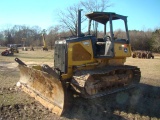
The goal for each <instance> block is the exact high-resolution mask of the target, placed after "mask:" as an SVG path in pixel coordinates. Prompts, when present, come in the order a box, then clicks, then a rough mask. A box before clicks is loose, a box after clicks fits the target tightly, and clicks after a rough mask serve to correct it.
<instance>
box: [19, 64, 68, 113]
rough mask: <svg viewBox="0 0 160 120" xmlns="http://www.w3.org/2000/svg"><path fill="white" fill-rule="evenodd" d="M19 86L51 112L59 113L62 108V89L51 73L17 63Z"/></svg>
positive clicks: (59, 82)
mask: <svg viewBox="0 0 160 120" xmlns="http://www.w3.org/2000/svg"><path fill="white" fill-rule="evenodd" d="M18 67H19V69H20V80H19V82H20V86H21V88H22V90H23V91H24V92H26V93H28V94H29V95H30V96H32V97H34V98H35V99H36V100H37V101H39V102H40V103H41V104H42V105H44V106H45V107H47V108H48V109H49V110H51V111H52V112H53V113H55V114H57V115H61V114H62V112H63V109H64V100H65V99H64V96H65V95H64V89H63V85H62V83H61V81H60V80H59V79H57V78H56V77H54V76H53V75H50V74H48V73H47V72H43V71H41V70H36V69H34V68H31V67H27V66H25V65H21V64H19V66H18Z"/></svg>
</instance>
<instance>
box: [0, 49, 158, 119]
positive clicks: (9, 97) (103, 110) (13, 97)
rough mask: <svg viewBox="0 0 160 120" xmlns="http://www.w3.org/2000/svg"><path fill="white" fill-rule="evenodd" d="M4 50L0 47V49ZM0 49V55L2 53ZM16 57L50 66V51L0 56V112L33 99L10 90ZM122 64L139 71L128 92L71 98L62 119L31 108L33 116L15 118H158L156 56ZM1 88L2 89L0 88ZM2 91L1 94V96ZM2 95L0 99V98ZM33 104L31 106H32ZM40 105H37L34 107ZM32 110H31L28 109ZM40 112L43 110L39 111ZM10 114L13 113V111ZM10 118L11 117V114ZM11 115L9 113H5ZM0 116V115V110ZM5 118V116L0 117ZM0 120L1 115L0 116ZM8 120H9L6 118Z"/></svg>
mask: <svg viewBox="0 0 160 120" xmlns="http://www.w3.org/2000/svg"><path fill="white" fill-rule="evenodd" d="M3 49H4V48H3ZM3 49H0V52H1V51H3ZM15 57H18V58H20V59H21V60H22V61H24V62H25V63H26V64H49V65H50V66H53V51H51V50H50V51H48V52H47V51H41V50H38V49H37V50H36V51H21V50H20V53H16V54H15V55H14V56H7V57H5V56H0V88H1V89H0V103H1V104H0V105H1V106H0V109H1V108H3V107H2V106H3V105H14V104H18V103H20V104H29V105H30V107H31V106H32V103H33V101H34V100H33V99H32V98H30V97H29V96H27V95H26V94H24V93H22V92H20V91H19V90H10V88H11V89H14V88H15V87H14V86H15V84H16V82H17V81H18V80H19V71H18V69H17V65H18V64H17V63H16V62H15V61H14V58H15ZM125 64H126V65H133V66H138V67H139V68H140V69H141V75H142V77H141V81H140V85H139V86H138V87H137V88H135V89H131V90H127V91H123V92H120V93H117V94H112V95H109V96H104V97H101V98H97V99H93V100H86V99H83V98H79V97H75V98H74V99H73V101H72V103H71V104H72V105H71V106H69V107H68V108H67V109H66V112H65V113H64V114H63V116H62V117H60V118H59V117H57V116H54V115H52V114H51V113H46V111H47V110H45V109H44V108H43V109H42V108H41V109H38V108H36V109H33V111H34V114H32V115H31V116H30V115H29V114H30V112H26V111H25V112H24V110H22V109H20V110H21V111H22V112H24V115H25V118H23V117H24V115H21V114H20V115H18V117H19V119H35V118H33V117H32V116H40V114H39V112H41V114H42V113H44V114H43V116H42V115H41V119H46V118H47V119H61V120H66V119H67V120H68V119H74V120H90V119H92V120H97V119H100V120H107V119H108V120H110V119H111V120H117V119H122V120H124V119H129V120H133V119H135V120H141V119H143V120H150V119H154V120H157V119H160V55H159V54H156V56H155V59H138V58H131V57H130V58H127V60H126V63H125ZM2 88H3V89H2ZM1 92H2V93H1ZM2 96H3V97H2ZM34 105H35V104H34ZM38 106H41V105H38ZM28 110H29V111H32V109H28ZM40 110H43V111H40ZM14 113H17V112H16V111H14ZM14 113H13V114H12V115H11V116H15V114H14ZM8 114H11V113H9V112H8V113H7V115H8ZM17 114H19V113H17ZM0 115H4V116H5V114H1V111H0ZM3 118H6V119H7V117H3ZM0 119H1V116H0ZM8 119H11V117H10V116H9V117H8Z"/></svg>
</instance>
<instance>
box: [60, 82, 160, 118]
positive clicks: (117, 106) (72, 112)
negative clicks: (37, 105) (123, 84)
mask: <svg viewBox="0 0 160 120" xmlns="http://www.w3.org/2000/svg"><path fill="white" fill-rule="evenodd" d="M159 101H160V87H154V86H150V85H147V84H142V83H141V84H139V86H138V87H136V88H134V89H130V90H128V91H123V92H119V93H116V94H112V95H108V96H104V97H101V98H96V99H92V100H89V99H83V98H74V99H73V101H72V103H71V104H72V105H71V106H70V107H69V108H67V109H66V111H65V112H64V114H63V117H66V118H69V119H80V120H89V119H91V120H97V119H99V120H106V119H109V120H112V119H114V120H115V119H118V120H119V119H131V118H138V119H146V118H147V117H148V118H153V117H154V118H160V114H159V113H160V102H159Z"/></svg>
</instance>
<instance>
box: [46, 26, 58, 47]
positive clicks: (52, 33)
mask: <svg viewBox="0 0 160 120" xmlns="http://www.w3.org/2000/svg"><path fill="white" fill-rule="evenodd" d="M59 30H60V26H58V25H57V26H52V27H50V28H49V29H48V31H49V33H48V35H47V41H48V44H49V45H50V46H51V49H53V46H54V43H55V41H56V40H58V39H60V33H59Z"/></svg>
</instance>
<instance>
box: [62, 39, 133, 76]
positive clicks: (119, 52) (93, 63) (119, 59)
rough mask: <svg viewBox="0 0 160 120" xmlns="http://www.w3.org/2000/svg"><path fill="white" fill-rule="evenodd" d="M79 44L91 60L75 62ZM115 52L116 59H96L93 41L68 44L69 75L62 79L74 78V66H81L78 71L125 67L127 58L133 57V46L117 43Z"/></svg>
mask: <svg viewBox="0 0 160 120" xmlns="http://www.w3.org/2000/svg"><path fill="white" fill-rule="evenodd" d="M77 44H78V45H81V46H82V47H83V48H84V49H85V51H87V53H89V54H90V55H91V59H90V60H84V61H82V60H81V61H78V60H77V61H74V60H73V56H72V55H73V51H74V49H73V46H74V45H77ZM124 49H127V51H126V52H125V51H124ZM114 52H115V57H114V58H94V56H93V49H92V43H91V40H85V41H79V42H73V43H69V44H68V68H67V71H68V72H67V74H63V75H62V78H63V79H69V78H71V77H72V76H73V72H74V69H73V66H80V67H79V68H77V69H95V67H103V66H107V65H123V64H124V63H125V61H126V57H130V56H131V46H130V45H128V44H122V43H115V44H114ZM85 53H86V52H85ZM82 57H83V56H82ZM81 66H82V67H81ZM84 66H85V67H84Z"/></svg>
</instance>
